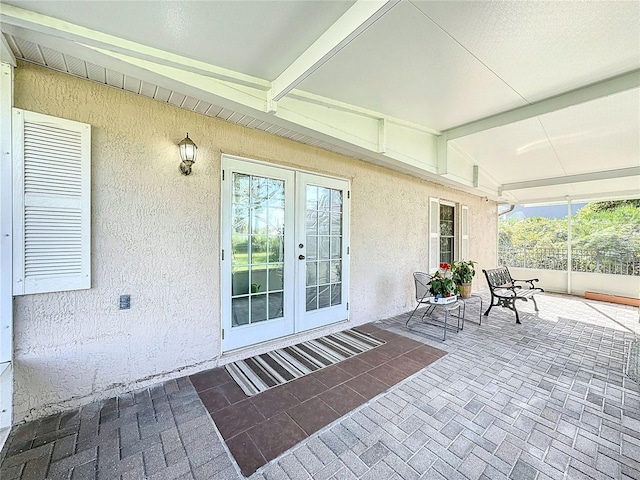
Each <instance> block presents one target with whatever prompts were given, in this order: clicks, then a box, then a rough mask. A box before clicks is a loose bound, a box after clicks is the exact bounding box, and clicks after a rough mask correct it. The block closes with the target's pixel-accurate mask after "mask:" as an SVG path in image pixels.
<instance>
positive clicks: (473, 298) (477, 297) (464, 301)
mask: <svg viewBox="0 0 640 480" xmlns="http://www.w3.org/2000/svg"><path fill="white" fill-rule="evenodd" d="M458 300H459V301H461V302H462V317H463V318H466V314H467V303H469V302H474V301H475V302H476V303H477V302H478V300H479V301H480V312H479V315H478V323H479V324H480V325H481V326H482V297H481V296H480V295H471V296H470V297H469V298H462V297H458ZM462 325H463V327H464V322H463V323H462Z"/></svg>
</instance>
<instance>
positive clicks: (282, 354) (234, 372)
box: [225, 329, 386, 397]
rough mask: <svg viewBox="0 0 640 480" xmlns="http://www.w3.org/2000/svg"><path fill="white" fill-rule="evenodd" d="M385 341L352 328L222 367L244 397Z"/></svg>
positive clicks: (377, 345)
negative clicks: (244, 394)
mask: <svg viewBox="0 0 640 480" xmlns="http://www.w3.org/2000/svg"><path fill="white" fill-rule="evenodd" d="M385 343H386V342H384V341H383V340H378V339H377V338H374V337H372V336H371V335H367V334H366V333H362V332H359V331H357V330H354V329H350V330H345V331H343V332H339V333H334V334H331V335H327V336H326V337H321V338H317V339H315V340H310V341H308V342H303V343H299V344H297V345H294V346H292V347H286V348H281V349H278V350H274V351H272V352H268V353H265V354H262V355H256V356H255V357H251V358H247V359H245V360H239V361H237V362H233V363H230V364H228V365H225V368H226V369H227V372H229V375H231V378H233V379H234V380H235V382H236V383H237V384H238V385H239V386H240V388H241V389H242V391H243V392H244V393H246V394H247V395H248V396H250V397H251V396H253V395H257V394H258V393H260V392H264V391H265V390H268V389H270V388H273V387H276V386H278V385H282V384H283V383H287V382H290V381H291V380H295V379H296V378H300V377H303V376H305V375H307V374H308V373H312V372H315V371H318V370H320V369H321V368H325V367H328V366H330V365H334V364H336V363H338V362H340V361H342V360H345V359H347V358H350V357H353V356H354V355H358V354H359V353H363V352H366V351H368V350H371V349H372V348H375V347H379V346H380V345H384V344H385Z"/></svg>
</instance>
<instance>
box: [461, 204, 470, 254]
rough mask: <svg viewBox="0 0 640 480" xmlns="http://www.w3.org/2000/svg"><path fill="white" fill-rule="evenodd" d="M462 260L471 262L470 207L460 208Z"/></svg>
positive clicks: (463, 206)
mask: <svg viewBox="0 0 640 480" xmlns="http://www.w3.org/2000/svg"><path fill="white" fill-rule="evenodd" d="M460 260H469V207H468V206H466V205H462V206H461V208H460Z"/></svg>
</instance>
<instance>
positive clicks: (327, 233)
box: [305, 185, 343, 311]
mask: <svg viewBox="0 0 640 480" xmlns="http://www.w3.org/2000/svg"><path fill="white" fill-rule="evenodd" d="M306 194H307V202H306V206H307V212H306V215H305V217H306V219H307V230H306V231H307V235H306V241H307V259H308V260H318V262H307V275H306V281H307V283H306V286H307V311H310V310H316V309H318V308H327V307H330V306H332V305H340V304H341V301H342V292H341V285H342V284H341V282H342V261H343V259H342V233H343V231H342V230H343V227H342V222H343V214H342V191H341V190H334V189H331V188H326V187H318V186H315V185H307V189H306Z"/></svg>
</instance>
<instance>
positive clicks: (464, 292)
mask: <svg viewBox="0 0 640 480" xmlns="http://www.w3.org/2000/svg"><path fill="white" fill-rule="evenodd" d="M460 296H461V297H462V298H469V297H470V296H471V284H470V283H461V284H460Z"/></svg>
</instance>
